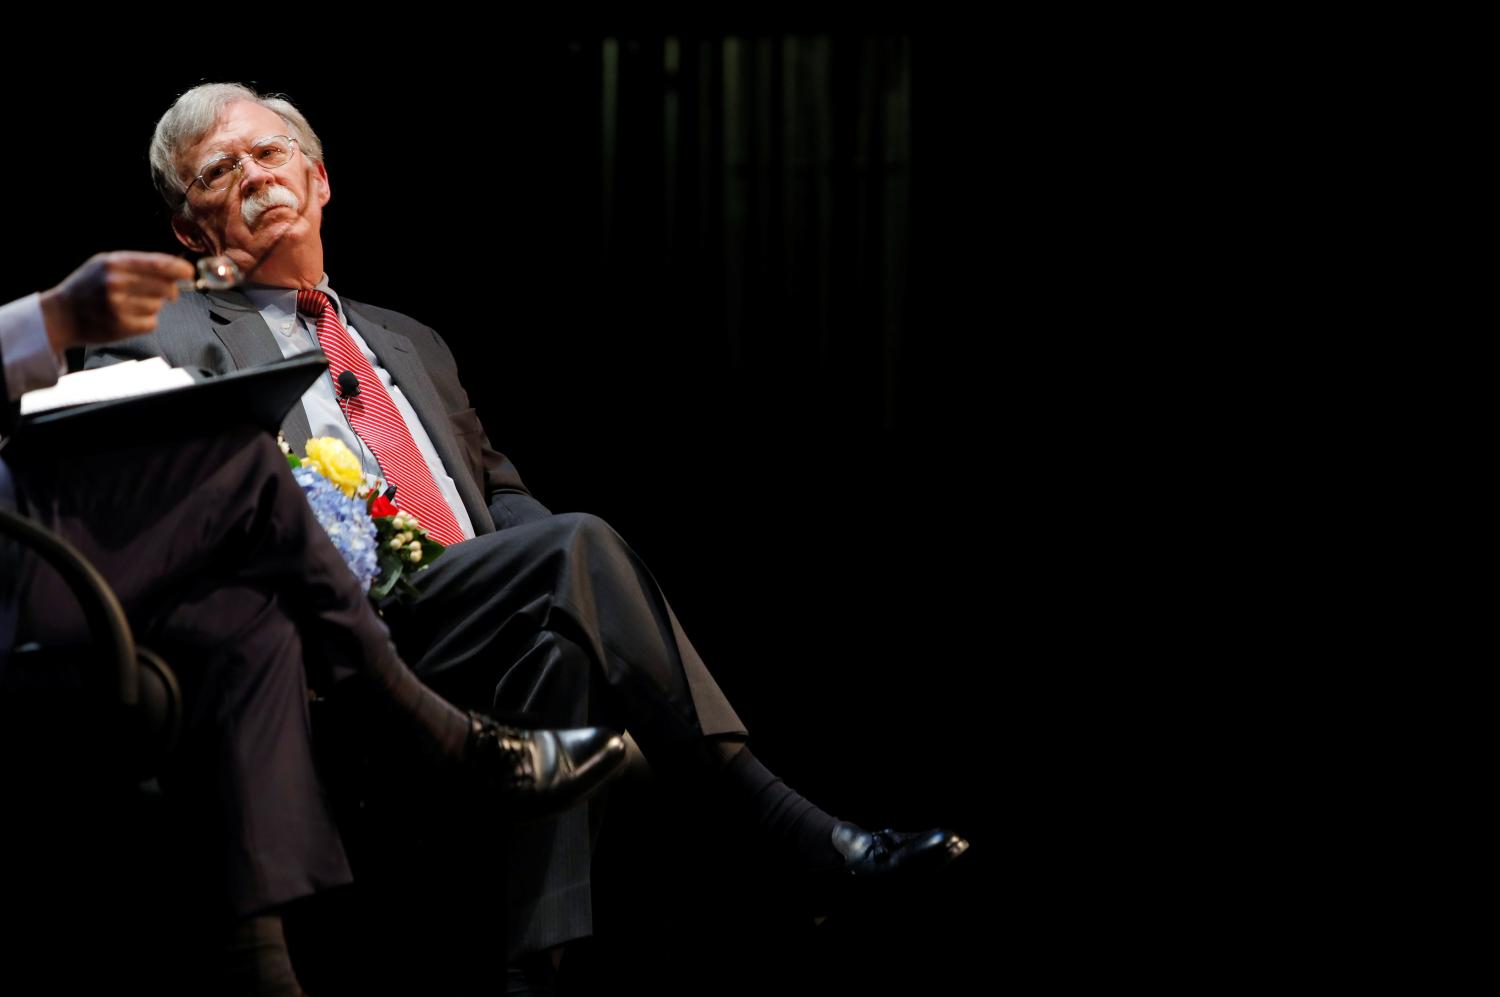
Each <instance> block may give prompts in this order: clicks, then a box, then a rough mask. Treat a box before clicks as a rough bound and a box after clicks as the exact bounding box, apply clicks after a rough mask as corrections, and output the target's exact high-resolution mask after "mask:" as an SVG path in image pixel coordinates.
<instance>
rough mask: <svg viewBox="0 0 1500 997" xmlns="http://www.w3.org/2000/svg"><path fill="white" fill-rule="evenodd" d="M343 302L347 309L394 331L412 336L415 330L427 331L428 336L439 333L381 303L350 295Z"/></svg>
mask: <svg viewBox="0 0 1500 997" xmlns="http://www.w3.org/2000/svg"><path fill="white" fill-rule="evenodd" d="M343 302H344V309H345V310H346V311H349V312H353V313H354V314H355V315H357V316H359V317H361V318H364V319H366V320H373V321H375V322H378V323H380V324H381V325H383V326H385V327H386V328H387V329H389V330H391V331H392V332H399V333H402V334H403V335H407V336H410V335H411V334H412V333H413V332H420V333H425V334H426V335H428V336H434V337H435V336H436V335H437V333H436V332H434V331H433V330H432V328H431V327H430V326H428V325H427V324H425V323H423V322H418V321H417V320H416V319H414V318H412V317H411V316H410V315H405V314H403V313H401V312H398V311H395V310H393V309H390V308H381V307H380V306H379V305H372V304H369V303H367V302H364V301H355V300H354V299H353V298H349V297H345V298H343Z"/></svg>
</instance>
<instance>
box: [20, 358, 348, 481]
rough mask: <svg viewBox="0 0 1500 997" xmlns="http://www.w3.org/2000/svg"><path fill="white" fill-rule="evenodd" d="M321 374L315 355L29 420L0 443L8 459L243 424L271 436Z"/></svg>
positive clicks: (324, 365) (323, 362) (323, 361)
mask: <svg viewBox="0 0 1500 997" xmlns="http://www.w3.org/2000/svg"><path fill="white" fill-rule="evenodd" d="M327 370H328V358H327V357H326V356H324V355H323V354H322V353H321V352H319V351H311V352H308V353H301V354H298V355H297V356H294V357H287V358H285V359H284V360H277V361H275V362H274V363H269V364H263V365H261V366H259V367H251V368H248V369H246V370H236V371H230V372H229V373H228V374H220V375H218V376H211V375H205V376H204V379H203V380H201V381H197V382H196V383H194V384H191V385H185V386H183V387H180V388H170V389H168V390H166V391H157V392H153V393H151V394H146V395H135V396H133V397H131V398H117V399H114V400H113V401H107V402H90V403H88V404H84V405H71V406H68V407H66V408H56V409H50V410H48V411H46V412H37V413H35V414H34V415H28V416H24V417H22V418H21V420H20V421H19V422H17V424H16V427H15V431H14V432H13V433H12V435H11V437H10V438H9V439H8V440H6V441H5V448H4V455H5V458H6V459H7V460H10V459H11V458H16V457H25V456H26V455H28V454H32V453H36V452H37V451H38V450H39V449H40V450H43V451H46V452H49V453H51V454H52V455H53V457H54V458H58V457H66V454H67V453H68V452H69V451H71V452H94V451H98V450H109V449H113V448H115V447H118V446H121V445H124V444H130V445H135V444H138V443H141V442H143V441H147V440H161V439H180V438H181V437H183V436H194V435H199V434H202V433H210V432H214V431H215V430H218V429H223V428H225V427H228V426H231V425H237V424H240V423H245V422H250V423H253V424H254V425H257V426H259V427H260V428H262V429H264V430H265V431H266V432H268V433H270V434H271V435H273V436H274V435H275V434H276V432H277V431H278V430H279V429H280V428H281V420H282V419H284V418H285V417H286V414H287V412H288V411H289V410H290V409H291V407H292V406H293V405H295V404H296V403H297V401H298V399H300V398H301V397H302V395H303V393H304V392H305V391H307V389H308V388H309V387H310V386H311V385H312V383H313V382H314V381H316V380H317V379H318V378H319V377H321V376H322V375H323V373H324V372H325V371H327Z"/></svg>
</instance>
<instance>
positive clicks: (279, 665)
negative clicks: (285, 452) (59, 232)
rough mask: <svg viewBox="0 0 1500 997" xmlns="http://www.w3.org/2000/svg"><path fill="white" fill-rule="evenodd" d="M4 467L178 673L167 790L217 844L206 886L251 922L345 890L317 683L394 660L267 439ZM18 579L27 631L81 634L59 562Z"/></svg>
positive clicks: (30, 506) (25, 508)
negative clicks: (328, 891)
mask: <svg viewBox="0 0 1500 997" xmlns="http://www.w3.org/2000/svg"><path fill="white" fill-rule="evenodd" d="M10 471H11V472H12V474H13V477H14V481H15V485H16V490H17V492H18V493H19V507H20V509H21V511H22V512H23V513H25V514H27V515H29V516H31V517H32V518H34V519H35V520H37V521H39V522H41V523H42V524H44V525H46V526H48V527H50V528H52V529H53V530H55V531H56V532H58V533H59V534H61V535H62V536H63V537H64V538H66V539H67V540H68V541H69V542H71V543H72V544H74V545H75V546H76V547H78V548H79V549H80V550H81V551H82V553H83V554H84V556H86V557H87V558H88V559H89V560H90V561H92V562H93V564H94V565H95V566H96V567H97V568H98V569H99V570H100V571H101V573H102V574H103V575H104V576H105V578H106V579H107V580H108V581H109V583H110V584H111V586H112V587H113V588H114V590H115V592H116V594H117V595H118V596H119V598H120V601H121V603H122V605H123V606H124V608H125V611H126V613H127V615H128V616H129V618H130V621H131V624H132V627H133V628H134V630H135V632H136V636H137V639H138V640H139V641H140V642H141V643H143V644H145V645H147V646H150V647H152V648H153V649H154V650H157V651H158V652H160V653H162V654H163V655H164V656H166V657H167V658H168V660H169V661H170V662H171V663H172V664H173V666H174V669H175V670H176V671H177V673H178V675H179V678H180V679H181V681H182V684H183V692H184V698H185V700H186V705H187V712H186V716H185V730H184V734H183V740H182V742H181V743H180V745H179V747H178V750H177V751H176V752H175V754H174V756H173V760H172V762H171V768H170V770H169V771H167V772H165V773H164V774H163V780H162V781H163V783H164V785H165V786H166V787H167V788H168V789H169V790H173V791H175V792H176V795H177V796H178V797H179V798H180V800H182V802H183V804H184V808H185V810H186V812H187V814H188V815H189V820H190V822H191V823H192V824H193V825H194V827H193V834H194V836H195V837H196V838H197V839H198V840H200V841H203V842H211V843H212V845H211V846H210V847H211V848H212V849H213V851H214V853H215V854H216V858H215V859H214V860H213V862H212V866H213V868H211V869H205V870H204V875H205V877H210V876H211V877H213V878H214V886H213V887H212V888H211V889H210V890H209V891H208V892H210V893H213V894H215V895H217V896H219V897H222V898H223V899H224V900H225V901H226V908H227V909H226V911H225V912H226V913H229V914H232V915H242V914H245V913H249V912H252V911H255V910H260V909H265V908H268V907H273V906H277V905H279V904H282V903H285V902H286V901H288V900H292V899H294V898H297V897H301V896H305V895H307V894H310V893H313V892H315V891H317V890H320V889H323V888H326V887H329V886H333V885H337V884H341V883H346V882H348V881H349V879H350V871H349V865H348V861H347V859H346V857H345V853H344V849H343V845H342V843H341V842H340V839H339V835H338V833H337V831H336V829H335V827H334V823H333V819H332V816H331V813H330V810H329V806H328V803H327V801H326V799H325V797H324V794H323V791H322V788H321V786H320V784H319V781H318V777H317V773H316V772H315V770H314V766H313V755H312V746H311V737H310V731H309V725H308V700H307V688H308V686H309V684H310V683H311V684H312V685H313V686H315V687H317V686H321V687H327V686H331V685H333V684H335V683H337V682H339V681H341V680H343V679H347V678H351V677H353V676H355V675H359V674H362V673H364V672H365V670H366V669H368V668H370V667H372V666H374V665H377V664H382V663H385V664H388V663H389V662H391V661H393V660H394V655H393V654H392V652H391V650H390V644H389V639H388V634H387V632H386V630H385V628H384V626H383V625H382V624H381V623H380V621H379V620H378V619H377V618H376V617H375V615H374V614H373V613H372V612H371V610H370V607H369V604H368V601H367V600H366V599H365V596H364V593H363V592H362V591H361V590H360V587H359V585H358V583H357V582H355V580H354V578H353V576H352V575H351V574H350V573H349V571H348V569H347V568H346V567H345V566H344V563H343V561H342V559H341V558H340V556H339V554H338V552H337V551H336V550H334V548H333V546H332V545H331V544H330V543H329V542H328V539H327V537H326V535H325V534H324V533H323V530H322V528H321V527H320V526H319V525H318V523H317V521H316V519H315V518H314V517H313V516H312V513H311V510H310V509H309V507H308V505H307V502H306V500H305V499H304V497H303V495H302V491H301V488H300V487H299V486H298V485H297V484H296V482H295V481H294V480H293V479H292V477H291V475H290V473H289V472H288V470H287V466H286V460H285V458H284V457H283V456H282V455H281V454H280V452H279V451H278V450H277V449H276V446H275V444H274V443H273V442H272V441H271V439H270V438H269V437H268V436H267V435H266V434H265V433H264V432H263V431H259V430H256V429H254V428H252V427H250V426H240V427H235V428H233V429H231V430H229V431H225V432H220V433H218V434H217V435H215V436H212V437H193V436H181V437H178V438H176V439H172V440H170V441H155V442H152V443H149V444H141V445H138V446H133V447H125V448H116V449H113V450H110V451H107V452H106V451H102V450H101V451H97V452H93V453H89V452H82V453H80V452H74V451H70V452H68V453H66V454H63V455H61V458H60V459H58V460H56V461H52V460H42V459H38V458H31V459H26V460H23V461H15V462H12V464H11V467H10ZM8 570H15V571H16V573H17V576H18V577H21V576H23V575H26V576H29V577H25V578H24V580H23V581H22V582H21V589H22V591H23V593H24V594H23V602H22V607H21V614H20V638H21V639H23V640H24V639H28V638H29V639H37V640H43V641H62V642H66V641H70V640H75V639H77V638H78V636H79V635H80V634H81V633H82V630H83V621H82V619H81V617H80V615H79V613H78V609H77V606H76V605H75V604H74V602H73V600H72V597H71V595H70V594H69V593H68V592H67V591H66V589H65V588H64V587H63V585H62V583H61V580H60V579H59V578H58V577H57V576H56V575H55V574H54V573H53V572H52V571H51V570H50V569H47V568H45V567H41V566H37V565H34V564H26V563H22V564H20V565H11V566H8ZM304 662H307V663H308V666H307V668H306V669H304Z"/></svg>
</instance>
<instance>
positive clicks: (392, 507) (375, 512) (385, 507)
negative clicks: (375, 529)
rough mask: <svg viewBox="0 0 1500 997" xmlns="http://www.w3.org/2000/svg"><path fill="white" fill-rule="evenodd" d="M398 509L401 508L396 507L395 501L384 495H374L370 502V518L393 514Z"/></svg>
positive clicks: (380, 517) (382, 517)
mask: <svg viewBox="0 0 1500 997" xmlns="http://www.w3.org/2000/svg"><path fill="white" fill-rule="evenodd" d="M400 511H401V510H399V509H397V508H396V503H394V502H392V501H391V500H390V499H388V498H386V497H385V496H384V495H377V496H375V501H373V502H371V503H370V518H371V519H384V518H385V517H387V516H394V515H395V514H396V513H398V512H400Z"/></svg>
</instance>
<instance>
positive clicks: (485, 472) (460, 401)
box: [424, 326, 552, 530]
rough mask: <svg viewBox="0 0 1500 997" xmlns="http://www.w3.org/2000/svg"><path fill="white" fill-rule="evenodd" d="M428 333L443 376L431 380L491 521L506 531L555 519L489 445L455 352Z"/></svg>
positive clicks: (434, 334) (519, 476)
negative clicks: (511, 527)
mask: <svg viewBox="0 0 1500 997" xmlns="http://www.w3.org/2000/svg"><path fill="white" fill-rule="evenodd" d="M424 328H426V327H425V326H424ZM426 332H427V333H428V334H430V335H431V336H432V343H433V346H434V348H435V350H436V352H437V357H438V362H439V364H440V365H441V366H442V368H443V370H442V371H441V372H440V373H439V372H436V371H434V372H432V373H434V375H436V376H434V377H433V378H432V380H433V384H434V385H435V386H436V387H437V389H438V394H439V395H441V396H442V399H443V404H444V406H445V407H446V408H447V410H448V419H449V421H450V422H451V423H452V426H453V432H454V434H455V435H456V436H457V437H458V439H459V442H460V443H462V444H463V447H464V451H465V452H466V453H467V454H469V455H470V458H469V459H470V463H471V466H470V468H469V470H470V472H471V473H473V474H474V476H475V477H476V478H477V479H478V480H479V482H480V485H481V486H482V487H483V489H484V495H485V501H486V502H487V503H488V505H489V510H490V517H491V518H493V519H494V520H495V529H497V530H503V529H505V528H506V527H507V526H516V525H518V524H520V523H529V522H532V521H533V520H537V519H542V518H545V517H547V516H550V515H552V513H551V511H550V510H549V509H548V508H547V507H546V506H544V505H542V503H540V502H538V501H537V500H536V498H535V497H534V496H533V495H532V494H531V492H530V491H529V490H527V488H526V483H525V482H523V481H522V480H521V474H520V472H519V471H517V470H516V467H515V465H514V464H512V463H511V462H510V458H509V457H507V456H505V454H503V453H501V452H500V451H498V450H496V449H495V448H494V447H493V446H491V445H490V438H489V436H488V435H487V434H486V433H485V431H484V426H482V425H481V424H480V422H479V413H477V412H475V411H474V406H473V405H472V404H470V402H469V393H468V392H467V391H465V390H464V388H463V385H462V384H461V383H460V382H459V379H458V363H457V361H455V360H454V359H453V352H452V351H451V350H449V349H448V344H447V343H445V342H443V340H442V337H441V336H439V335H438V334H437V333H436V332H433V331H432V330H431V329H426Z"/></svg>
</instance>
